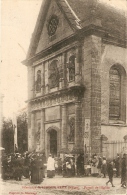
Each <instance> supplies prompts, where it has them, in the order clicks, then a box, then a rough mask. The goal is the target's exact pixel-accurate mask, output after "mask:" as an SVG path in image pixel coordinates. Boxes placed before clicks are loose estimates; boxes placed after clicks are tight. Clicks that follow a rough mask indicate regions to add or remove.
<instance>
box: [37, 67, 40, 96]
mask: <svg viewBox="0 0 127 195" xmlns="http://www.w3.org/2000/svg"><path fill="white" fill-rule="evenodd" d="M36 92H37V93H38V92H41V70H38V71H37V79H36Z"/></svg>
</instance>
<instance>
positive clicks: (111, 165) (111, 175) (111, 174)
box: [106, 161, 115, 187]
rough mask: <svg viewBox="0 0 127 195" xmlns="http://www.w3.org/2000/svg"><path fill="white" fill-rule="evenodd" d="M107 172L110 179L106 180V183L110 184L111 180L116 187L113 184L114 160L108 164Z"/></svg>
mask: <svg viewBox="0 0 127 195" xmlns="http://www.w3.org/2000/svg"><path fill="white" fill-rule="evenodd" d="M107 173H108V176H109V181H108V182H106V185H108V183H109V182H110V183H111V184H112V187H115V186H114V185H113V162H112V161H109V163H108V166H107Z"/></svg>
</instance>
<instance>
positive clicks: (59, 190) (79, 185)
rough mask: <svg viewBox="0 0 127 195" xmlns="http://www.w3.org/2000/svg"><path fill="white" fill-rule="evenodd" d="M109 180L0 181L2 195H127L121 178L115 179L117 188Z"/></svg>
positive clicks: (57, 178)
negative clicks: (34, 182) (35, 182)
mask: <svg viewBox="0 0 127 195" xmlns="http://www.w3.org/2000/svg"><path fill="white" fill-rule="evenodd" d="M107 180H108V178H96V177H84V178H62V177H59V176H56V177H55V178H53V179H49V178H45V179H44V181H43V182H42V183H41V184H40V185H38V184H31V183H30V181H29V180H28V179H23V180H22V181H21V182H19V181H15V180H7V181H2V180H1V181H0V185H1V188H0V189H1V193H0V194H1V195H8V194H10V195H11V194H12V195H21V194H22V195H41V194H42V195H50V194H51V195H55V194H56V195H57V194H75V195H80V194H81V195H85V194H86V195H87V194H88V195H112V194H115V195H117V194H118V195H121V194H124V195H126V189H123V188H121V185H120V178H114V185H115V187H114V188H112V187H111V185H110V184H109V185H108V186H106V184H105V183H106V181H107Z"/></svg>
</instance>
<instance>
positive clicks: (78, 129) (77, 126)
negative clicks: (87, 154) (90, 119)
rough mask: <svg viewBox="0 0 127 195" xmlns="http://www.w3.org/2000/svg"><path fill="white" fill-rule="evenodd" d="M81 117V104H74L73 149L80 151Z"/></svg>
mask: <svg viewBox="0 0 127 195" xmlns="http://www.w3.org/2000/svg"><path fill="white" fill-rule="evenodd" d="M81 124H82V117H81V102H80V101H78V102H75V148H77V149H81V144H82V139H81V136H82V128H81Z"/></svg>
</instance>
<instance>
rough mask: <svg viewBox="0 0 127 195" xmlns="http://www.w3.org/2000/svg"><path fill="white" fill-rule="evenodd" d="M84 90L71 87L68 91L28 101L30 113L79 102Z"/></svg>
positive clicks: (78, 87) (81, 87)
mask: <svg viewBox="0 0 127 195" xmlns="http://www.w3.org/2000/svg"><path fill="white" fill-rule="evenodd" d="M84 90H85V88H84V87H83V86H73V87H70V88H69V89H64V90H60V91H57V92H53V93H50V94H47V95H44V96H40V97H37V98H34V99H31V100H29V103H30V104H31V110H32V111H39V110H41V109H44V108H49V107H53V106H59V105H63V104H68V103H72V102H73V103H74V102H77V101H81V99H82V97H83V94H84Z"/></svg>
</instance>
